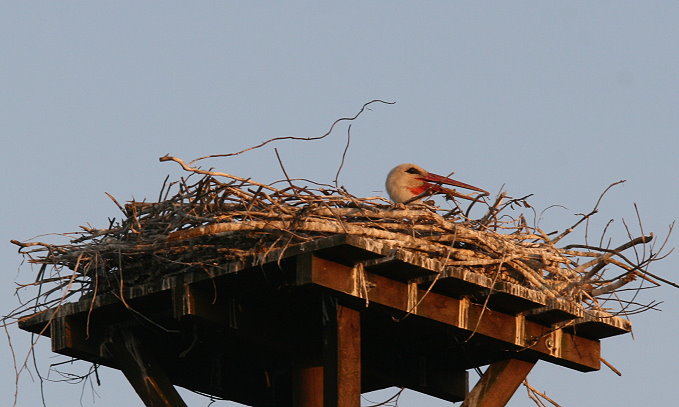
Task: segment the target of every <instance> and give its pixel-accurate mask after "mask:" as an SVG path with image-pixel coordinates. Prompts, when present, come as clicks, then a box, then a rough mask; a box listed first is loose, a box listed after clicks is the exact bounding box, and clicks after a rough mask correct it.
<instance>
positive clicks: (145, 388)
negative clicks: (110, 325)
mask: <svg viewBox="0 0 679 407" xmlns="http://www.w3.org/2000/svg"><path fill="white" fill-rule="evenodd" d="M106 346H107V348H108V350H109V351H110V353H111V355H112V356H113V359H114V360H115V361H116V362H117V363H118V367H119V368H120V370H121V371H122V372H123V374H125V377H126V378H127V380H128V381H129V382H130V384H132V387H134V390H135V391H136V392H137V394H138V395H139V397H140V398H141V399H142V401H143V402H144V404H145V405H146V406H148V407H186V403H184V400H182V398H181V396H180V395H179V393H178V392H177V389H175V388H174V386H173V385H172V382H171V381H170V379H169V378H168V377H167V375H166V374H165V372H164V371H163V369H162V368H161V367H160V365H159V364H158V362H157V361H156V360H155V358H154V357H153V355H152V354H151V353H150V352H149V351H148V350H147V349H144V348H143V347H142V345H141V343H140V342H139V340H138V339H137V338H136V337H135V336H134V334H133V333H132V332H130V331H129V330H126V329H125V328H122V327H121V328H118V329H117V330H116V331H115V332H114V334H113V335H112V337H111V340H110V341H109V342H108V343H107V344H106Z"/></svg>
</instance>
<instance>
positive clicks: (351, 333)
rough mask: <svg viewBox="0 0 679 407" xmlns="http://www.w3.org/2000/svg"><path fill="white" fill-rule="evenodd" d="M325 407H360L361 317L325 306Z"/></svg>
mask: <svg viewBox="0 0 679 407" xmlns="http://www.w3.org/2000/svg"><path fill="white" fill-rule="evenodd" d="M326 309H327V312H328V317H329V321H328V323H327V325H326V335H325V343H324V348H325V349H324V375H323V376H324V377H323V382H324V388H325V389H324V390H325V397H324V399H325V404H324V407H359V406H360V405H361V313H360V312H359V311H357V310H354V309H351V308H348V307H345V306H343V305H341V304H337V303H334V304H328V303H326Z"/></svg>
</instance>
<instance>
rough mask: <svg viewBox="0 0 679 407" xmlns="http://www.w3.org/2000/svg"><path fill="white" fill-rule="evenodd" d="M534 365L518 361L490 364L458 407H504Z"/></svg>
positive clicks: (533, 363)
mask: <svg viewBox="0 0 679 407" xmlns="http://www.w3.org/2000/svg"><path fill="white" fill-rule="evenodd" d="M534 365H535V362H526V361H523V360H519V359H507V360H503V361H501V362H496V363H493V364H491V365H490V366H489V367H488V370H486V372H485V373H484V374H483V376H482V377H481V379H480V380H479V382H478V383H476V386H474V388H473V389H472V391H470V392H469V394H468V395H467V398H465V400H464V402H463V403H462V405H461V406H460V407H504V406H505V405H506V404H507V403H508V402H509V399H511V398H512V395H514V392H515V391H516V389H517V388H518V387H519V385H520V384H521V382H523V381H524V379H525V378H526V376H528V373H529V372H530V370H531V369H532V368H533V366H534Z"/></svg>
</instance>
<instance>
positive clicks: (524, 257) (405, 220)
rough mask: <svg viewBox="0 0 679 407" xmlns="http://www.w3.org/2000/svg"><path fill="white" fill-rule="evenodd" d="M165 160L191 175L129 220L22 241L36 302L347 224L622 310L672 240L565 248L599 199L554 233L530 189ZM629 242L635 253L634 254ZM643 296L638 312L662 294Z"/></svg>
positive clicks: (207, 265)
mask: <svg viewBox="0 0 679 407" xmlns="http://www.w3.org/2000/svg"><path fill="white" fill-rule="evenodd" d="M161 161H175V162H177V163H179V164H181V165H182V166H183V167H184V169H185V170H187V171H189V172H191V175H190V176H189V177H187V178H186V179H181V180H180V181H177V182H174V183H170V184H163V188H162V190H161V193H160V199H159V200H158V202H134V201H132V202H129V203H127V204H126V205H125V206H124V207H123V206H121V205H118V206H119V207H120V209H121V210H122V212H123V213H124V217H123V218H122V220H120V221H115V220H111V222H110V225H109V226H108V227H107V228H104V229H95V228H90V227H82V231H81V232H79V233H78V234H77V236H76V237H75V238H73V239H72V240H71V241H70V242H69V243H68V244H62V245H54V244H48V243H44V242H30V243H22V242H17V241H14V243H15V244H17V245H19V246H20V247H21V248H20V251H21V252H22V253H23V254H24V255H25V256H27V257H28V258H29V261H30V262H31V263H36V264H40V265H42V267H41V269H40V272H39V275H38V278H37V282H36V283H35V284H34V285H38V286H48V285H49V286H50V288H49V289H47V288H45V287H42V289H41V291H42V292H41V293H40V294H39V298H40V299H39V301H37V304H39V305H40V306H42V307H44V306H53V305H54V304H55V303H57V302H61V301H63V300H64V299H65V298H67V297H69V296H71V295H74V294H83V295H85V294H92V293H93V292H94V291H95V290H96V291H97V293H102V292H106V291H110V290H118V289H119V288H120V286H121V284H125V285H133V284H140V283H145V282H149V281H154V280H157V279H161V278H163V277H164V276H167V275H170V274H175V273H184V272H190V271H197V270H199V271H203V272H205V273H208V274H209V273H211V272H213V271H215V270H218V269H221V268H224V267H227V266H228V264H229V263H232V262H236V261H244V260H246V259H249V260H252V259H258V258H263V257H264V255H265V254H267V253H270V252H272V251H273V250H280V249H283V250H284V249H286V248H289V247H291V246H294V245H297V244H300V243H304V242H308V241H311V240H314V239H318V238H321V237H327V236H332V235H338V234H345V235H355V236H362V237H367V238H370V239H375V240H378V241H380V242H381V243H382V245H383V246H385V247H391V248H394V249H399V250H403V251H406V252H409V253H412V254H414V255H419V256H423V257H426V258H433V259H436V260H438V261H439V262H440V263H441V264H442V265H443V266H444V269H445V268H448V267H465V268H467V269H468V270H472V271H473V272H477V273H481V274H484V275H487V276H491V277H493V278H495V279H502V280H506V281H511V282H513V283H518V284H521V285H523V286H525V287H528V288H531V289H535V290H539V291H541V292H543V293H545V294H546V295H547V296H549V297H555V298H563V299H567V300H571V301H576V302H578V303H583V305H585V306H586V307H588V308H595V309H603V308H604V307H603V306H602V304H603V300H608V299H611V298H613V299H615V300H616V301H617V302H616V304H618V307H617V308H618V309H617V310H612V309H611V307H610V306H608V307H607V308H606V310H607V311H617V312H618V313H621V314H625V313H631V312H633V311H632V309H631V308H630V302H627V301H623V300H621V299H620V298H619V297H618V296H617V294H618V293H619V292H621V291H623V290H624V288H623V287H624V286H625V285H626V284H628V283H630V282H632V281H634V280H637V279H639V278H641V279H643V280H645V281H648V282H650V283H651V284H652V285H658V284H659V283H657V282H656V279H657V277H656V276H653V275H650V273H648V271H647V267H648V265H649V264H650V263H652V262H653V261H655V260H658V259H659V258H660V257H659V254H658V253H659V252H660V251H661V250H662V248H661V250H659V251H658V252H656V251H654V249H653V246H652V245H651V244H650V243H649V242H651V240H652V238H653V235H652V234H650V235H648V236H644V235H642V236H639V237H635V238H631V237H630V239H629V240H628V241H626V242H623V243H622V244H620V245H619V246H617V247H614V248H604V247H595V246H592V245H588V244H569V245H566V246H559V242H560V241H561V240H562V239H563V238H564V237H565V236H567V235H569V234H570V233H571V232H572V231H573V229H574V228H575V227H576V226H578V225H579V224H581V223H582V222H583V221H584V220H586V219H588V218H589V217H590V216H592V215H593V214H594V213H596V208H595V209H594V210H593V211H592V212H591V213H589V214H587V215H582V217H581V219H580V220H579V221H578V222H577V223H576V224H575V225H573V226H572V227H570V228H567V229H566V230H565V231H564V232H563V233H561V234H556V233H553V234H549V235H548V234H546V233H544V232H543V231H542V230H541V229H540V228H539V227H536V226H529V225H528V222H527V221H526V218H525V217H524V216H523V215H522V214H518V215H516V214H515V212H516V209H517V208H527V207H529V205H528V203H527V202H526V201H525V199H511V198H508V197H506V196H505V195H504V194H500V195H499V196H498V197H497V198H496V199H495V201H494V202H493V203H492V204H489V203H486V202H472V203H471V204H470V205H471V206H473V205H478V206H477V208H475V209H479V208H482V207H485V209H484V212H485V213H484V214H483V216H481V217H479V218H476V219H473V218H471V217H469V213H470V212H471V211H470V209H471V208H470V207H467V208H461V207H459V206H457V204H455V206H456V207H455V209H453V210H445V211H444V210H441V209H440V208H438V207H436V206H434V205H433V204H418V205H415V204H411V205H407V206H404V205H393V204H391V203H390V202H389V201H386V200H384V199H383V198H379V197H377V198H359V197H356V196H353V195H350V194H349V193H347V192H346V191H345V190H344V189H343V188H336V187H333V186H331V185H321V184H309V185H311V186H308V185H307V186H298V185H296V184H295V183H293V181H290V180H287V182H286V183H285V185H286V187H285V188H280V189H279V188H277V187H274V186H272V185H265V184H261V183H257V182H255V181H253V180H251V179H245V178H240V177H236V176H233V175H230V174H225V173H216V172H210V171H205V170H200V169H196V168H192V167H189V166H188V165H187V164H185V163H184V162H183V161H182V160H180V159H178V158H174V157H168V156H166V157H163V158H161ZM196 176H198V178H199V179H196ZM114 201H115V199H114ZM116 204H117V201H116ZM637 246H642V247H643V250H637V249H636V247H637ZM630 249H632V250H634V251H635V253H636V255H635V256H628V255H626V254H625V252H626V251H629V250H630ZM640 253H643V255H642V256H639V254H640ZM48 267H49V270H51V272H48V271H47V269H48ZM65 269H68V270H71V271H70V272H67V273H64V271H65ZM611 275H612V276H611ZM663 281H664V280H663ZM635 305H637V307H633V308H635V309H636V311H638V310H643V309H646V308H647V307H649V306H650V307H652V306H653V305H654V304H650V305H645V306H644V305H640V304H635ZM36 308H37V307H34V308H33V311H35V310H36Z"/></svg>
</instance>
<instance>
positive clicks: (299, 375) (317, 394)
mask: <svg viewBox="0 0 679 407" xmlns="http://www.w3.org/2000/svg"><path fill="white" fill-rule="evenodd" d="M323 370H324V369H323V366H299V365H296V366H293V368H292V405H293V406H294V407H323Z"/></svg>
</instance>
